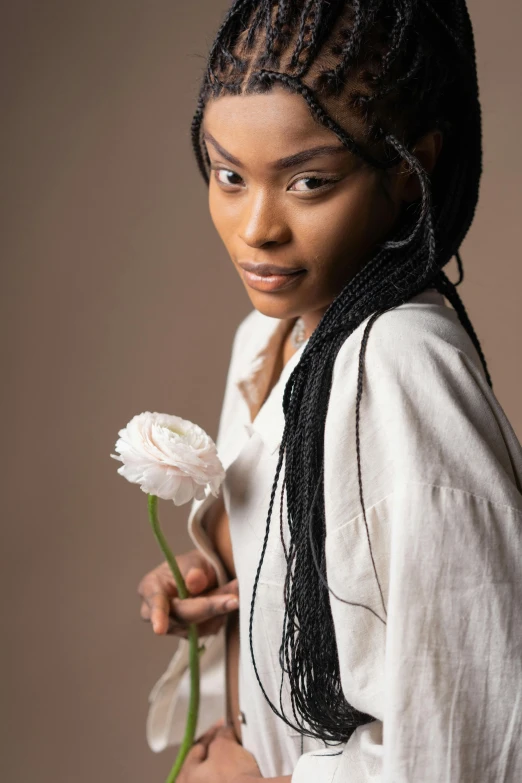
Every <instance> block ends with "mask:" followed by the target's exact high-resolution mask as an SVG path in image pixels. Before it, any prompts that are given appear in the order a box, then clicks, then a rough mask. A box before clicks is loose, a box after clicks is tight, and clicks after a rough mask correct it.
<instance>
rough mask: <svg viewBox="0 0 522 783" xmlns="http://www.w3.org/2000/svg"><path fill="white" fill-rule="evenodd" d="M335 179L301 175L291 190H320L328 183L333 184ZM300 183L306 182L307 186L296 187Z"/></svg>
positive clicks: (301, 191) (305, 191)
mask: <svg viewBox="0 0 522 783" xmlns="http://www.w3.org/2000/svg"><path fill="white" fill-rule="evenodd" d="M334 182H335V180H332V179H328V178H326V177H301V179H296V181H295V182H294V183H293V184H292V187H291V188H289V190H295V192H297V193H310V192H311V191H313V190H320V189H321V188H324V187H325V186H328V185H333V183H334ZM299 183H306V187H294V186H296V185H299Z"/></svg>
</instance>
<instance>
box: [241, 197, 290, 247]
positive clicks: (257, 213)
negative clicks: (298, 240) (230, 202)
mask: <svg viewBox="0 0 522 783" xmlns="http://www.w3.org/2000/svg"><path fill="white" fill-rule="evenodd" d="M239 236H240V238H241V239H242V240H243V242H245V243H246V244H247V245H248V246H249V247H256V248H257V247H263V246H264V245H268V244H276V245H280V244H283V243H285V242H288V241H289V239H290V236H291V231H290V226H289V225H288V222H287V220H286V218H285V215H284V212H283V210H282V209H281V205H280V204H279V203H278V202H277V199H274V198H273V197H271V196H270V194H269V193H266V192H261V191H259V192H258V193H254V194H252V197H251V198H250V199H248V201H246V203H245V205H244V213H243V215H242V222H241V226H240V229H239Z"/></svg>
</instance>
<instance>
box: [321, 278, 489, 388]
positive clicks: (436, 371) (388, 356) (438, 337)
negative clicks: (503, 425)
mask: <svg viewBox="0 0 522 783" xmlns="http://www.w3.org/2000/svg"><path fill="white" fill-rule="evenodd" d="M368 320H369V319H366V320H365V321H364V322H363V323H362V324H360V326H359V327H358V328H357V329H356V330H355V332H354V333H353V334H352V335H350V337H349V338H347V340H346V341H345V342H344V343H343V345H342V346H341V349H340V351H339V354H338V356H337V359H336V363H335V364H336V370H337V373H339V372H342V371H343V369H345V365H347V364H348V365H352V364H353V361H354V354H357V357H358V355H359V350H360V346H361V341H362V337H363V334H364V331H365V328H366V326H367V324H368ZM364 364H365V372H367V373H368V374H370V375H372V374H373V375H375V374H377V375H379V374H381V375H384V376H385V377H388V378H389V379H392V378H395V379H396V380H397V381H401V380H404V381H408V383H410V384H412V383H415V382H416V381H418V382H421V383H425V381H426V378H427V377H429V376H433V377H435V376H438V377H439V379H440V380H442V379H443V377H444V376H447V375H448V374H450V375H451V374H454V375H455V377H456V378H458V377H459V376H462V375H463V373H464V374H467V373H471V374H472V375H473V377H474V379H475V382H476V383H477V384H478V385H479V386H480V387H482V388H485V387H486V386H487V380H486V376H485V373H484V369H483V367H482V363H481V361H480V357H479V356H478V353H477V351H476V349H475V346H474V345H473V342H472V340H471V338H470V336H469V335H468V333H467V332H466V330H465V329H464V327H463V326H462V324H461V323H460V320H459V318H458V315H457V313H456V312H455V311H454V310H453V308H451V307H449V306H448V305H447V304H446V303H445V300H444V297H443V296H442V294H439V292H438V291H436V290H435V289H428V290H426V291H424V292H422V293H421V294H418V295H417V296H415V297H413V298H412V299H411V300H410V301H408V302H406V303H404V304H402V305H399V306H398V307H396V308H394V309H393V310H389V311H387V312H385V313H383V314H382V315H380V316H379V317H378V318H377V319H376V321H375V322H374V324H373V326H372V328H371V331H370V333H369V337H368V343H367V349H366V355H365V363H364Z"/></svg>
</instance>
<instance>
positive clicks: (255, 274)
mask: <svg viewBox="0 0 522 783" xmlns="http://www.w3.org/2000/svg"><path fill="white" fill-rule="evenodd" d="M239 266H240V267H241V269H242V276H243V280H244V281H245V283H246V284H247V285H248V286H249V287H250V288H253V289H254V290H256V291H263V292H265V293H269V292H271V291H279V290H281V289H286V288H290V287H293V286H294V285H299V281H300V280H301V279H302V278H303V277H304V276H305V275H306V269H303V268H302V267H301V268H300V269H298V268H291V267H281V266H275V265H274V264H252V263H250V262H241V263H240V264H239Z"/></svg>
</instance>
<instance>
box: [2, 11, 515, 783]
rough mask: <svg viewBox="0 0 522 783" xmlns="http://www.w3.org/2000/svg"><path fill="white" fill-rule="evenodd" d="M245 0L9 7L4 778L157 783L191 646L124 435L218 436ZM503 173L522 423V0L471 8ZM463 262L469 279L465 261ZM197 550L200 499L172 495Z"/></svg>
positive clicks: (496, 327) (477, 273) (495, 185)
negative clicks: (219, 121) (159, 737)
mask: <svg viewBox="0 0 522 783" xmlns="http://www.w3.org/2000/svg"><path fill="white" fill-rule="evenodd" d="M226 6H227V3H226V2H222V1H221V0H220V2H216V0H198V1H197V2H191V3H187V2H183V3H182V2H180V0H170V2H165V1H164V0H163V1H160V0H152V1H149V2H145V0H141V1H139V0H90V2H79V1H78V0H45V2H37V1H36V0H12V1H11V2H10V3H8V2H5V1H4V2H2V3H1V19H0V28H1V29H2V33H1V37H2V40H1V41H0V58H1V62H0V73H1V74H2V77H1V82H2V83H1V87H0V90H1V92H0V109H1V117H2V118H1V122H0V136H1V138H0V142H1V143H0V150H1V152H0V155H1V156H2V159H3V161H2V166H1V172H2V174H1V182H2V186H1V198H2V209H1V212H0V215H1V224H2V225H1V231H0V236H1V240H0V241H1V243H2V246H3V247H2V254H1V259H2V278H1V280H2V282H1V295H2V330H1V335H2V368H3V382H2V386H1V388H2V395H3V407H2V411H3V419H4V420H3V423H2V434H3V438H2V441H3V447H4V448H3V449H2V451H3V462H2V465H3V469H2V471H1V474H0V475H1V476H2V479H3V482H4V484H5V486H4V487H3V494H2V497H3V501H4V502H3V513H2V530H3V542H2V546H1V554H0V557H1V575H2V579H3V589H2V591H1V600H2V607H3V614H2V628H3V634H2V644H1V647H0V650H1V653H0V654H1V665H2V669H1V672H2V691H1V695H0V704H1V707H2V726H1V733H0V737H1V743H2V748H1V752H0V765H1V768H0V773H2V774H1V775H0V777H1V779H2V780H6V781H7V780H8V781H10V783H18V782H19V781H20V783H21V781H27V780H38V781H39V783H62V782H63V783H69V782H70V781H74V783H93V782H94V781H96V783H98V781H102V782H103V783H105V781H106V782H107V783H109V781H118V783H123V781H125V783H146V782H147V783H148V782H149V781H150V783H152V782H153V781H161V780H163V778H164V777H165V775H166V772H167V770H168V769H170V765H171V760H172V759H171V754H170V753H169V752H166V753H163V754H160V755H155V754H153V753H152V752H151V751H150V750H149V749H148V747H147V746H146V743H145V733H144V726H145V716H146V709H147V695H148V692H149V690H150V688H151V687H152V685H153V683H154V682H155V680H156V678H157V677H158V676H159V675H160V673H161V672H162V671H163V669H164V667H165V665H166V664H167V662H168V660H169V658H170V655H171V653H172V650H173V640H172V639H170V638H169V639H165V638H161V639H160V638H156V637H154V636H153V634H152V632H151V630H150V626H149V625H146V624H144V623H143V622H142V621H141V620H140V619H139V615H138V606H139V601H138V597H137V594H136V586H137V583H138V580H139V578H140V577H141V576H142V574H143V573H145V571H147V570H148V569H150V568H151V567H152V566H154V565H155V564H156V563H157V562H158V560H159V555H158V551H157V550H156V544H155V542H154V541H153V539H152V535H151V533H150V530H149V529H148V522H147V517H146V497H145V495H144V494H142V493H141V492H140V491H139V489H138V488H137V487H134V488H132V487H131V486H130V485H129V484H128V483H127V482H125V481H123V479H121V478H120V477H119V476H118V475H117V473H116V468H117V463H116V462H114V461H113V460H110V458H109V453H110V452H111V451H112V449H113V445H114V442H115V440H116V437H117V430H118V429H119V428H120V427H122V426H124V425H125V423H126V422H127V421H128V420H129V419H130V417H131V416H133V415H134V414H135V413H138V412H140V411H142V410H147V409H148V410H159V411H169V412H173V413H177V414H179V415H182V416H185V417H187V418H190V419H192V420H195V421H197V422H199V423H200V424H201V425H202V426H203V427H205V428H207V429H208V430H209V432H210V433H211V434H212V435H214V436H215V433H216V427H217V420H218V414H219V410H220V404H221V397H222V393H223V384H224V380H225V374H226V369H227V363H228V358H229V352H230V344H231V338H232V335H233V331H234V329H235V326H236V325H237V323H238V322H239V320H240V318H241V317H242V316H243V315H245V314H246V313H247V312H248V311H249V310H250V303H249V301H248V299H247V296H246V294H245V292H244V289H243V287H242V284H241V283H240V282H239V280H238V279H236V276H235V272H234V271H233V270H232V269H231V264H230V262H229V261H228V260H227V257H226V255H225V252H224V250H223V248H222V247H221V245H220V242H219V239H218V237H217V235H215V233H214V229H213V226H212V224H211V222H210V218H209V216H208V212H207V205H206V188H205V186H204V183H203V181H202V180H201V179H200V176H199V174H198V173H197V170H196V165H195V163H194V162H193V160H192V157H191V148H190V136H189V127H190V120H191V117H192V112H193V107H194V102H195V96H196V93H197V88H198V84H199V78H200V73H201V69H202V67H203V65H204V61H205V55H206V52H207V48H208V46H209V45H210V43H211V41H212V40H213V35H214V32H215V30H216V28H217V25H218V22H219V19H220V17H221V13H222V11H223V10H224V8H225V7H226ZM470 7H471V12H472V14H473V17H474V21H475V29H476V38H477V45H478V51H479V70H480V78H481V88H482V99H483V110H484V124H485V129H484V133H485V176H484V179H483V185H482V196H481V201H480V208H479V210H478V214H477V217H476V220H475V223H474V226H473V228H472V231H471V233H470V235H469V238H468V239H467V241H466V243H465V246H464V248H463V256H464V260H465V266H466V270H467V277H466V280H465V283H464V284H463V285H462V287H461V292H462V295H463V297H464V300H465V302H466V304H467V306H468V309H469V312H470V315H471V317H472V320H473V322H474V324H475V326H476V328H477V331H478V333H479V336H480V337H481V339H482V343H483V346H484V349H485V352H486V356H487V357H488V359H489V364H490V367H491V371H492V375H493V379H494V382H495V388H496V392H497V396H498V398H499V399H500V401H501V403H502V404H503V406H504V408H505V410H506V412H507V413H508V416H509V417H510V419H511V421H512V423H513V426H514V427H515V429H516V431H517V432H518V434H519V436H521V435H522V401H521V395H520V392H519V387H520V383H521V381H522V362H521V359H520V353H519V345H520V327H521V317H520V306H519V302H520V288H521V286H522V269H521V263H520V251H519V247H520V214H519V213H520V209H519V192H520V185H521V182H522V152H521V151H520V138H521V137H522V110H521V108H520V102H519V100H518V98H517V96H518V95H519V85H520V66H519V48H520V33H521V27H522V25H521V22H522V11H521V10H520V5H519V4H518V3H517V2H516V0H510V1H509V2H508V0H503V2H502V3H501V4H500V5H496V6H493V5H492V4H491V3H490V2H487V0H471V3H470ZM450 274H451V276H452V277H453V278H455V275H456V271H455V267H454V266H453V265H452V268H451V269H450ZM160 512H161V514H162V519H163V522H164V525H165V528H166V529H167V530H168V533H169V537H170V539H171V540H172V541H173V542H175V543H174V546H175V548H176V549H177V550H178V551H179V550H182V549H183V548H184V547H185V546H186V544H187V539H186V535H185V533H184V532H183V528H184V524H185V519H186V508H185V509H183V508H182V509H175V508H174V507H171V506H170V504H169V505H167V504H165V505H164V506H160Z"/></svg>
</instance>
